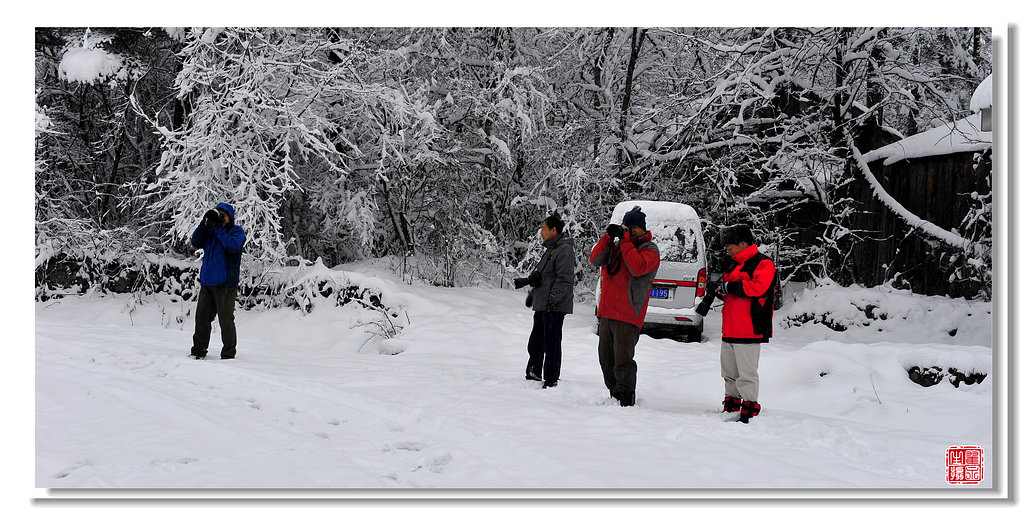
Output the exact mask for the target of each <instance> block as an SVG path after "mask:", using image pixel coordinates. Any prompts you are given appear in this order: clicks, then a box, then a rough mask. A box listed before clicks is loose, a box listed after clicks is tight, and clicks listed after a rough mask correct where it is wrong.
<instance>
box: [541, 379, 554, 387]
mask: <svg viewBox="0 0 1024 509" xmlns="http://www.w3.org/2000/svg"><path fill="white" fill-rule="evenodd" d="M557 386H558V380H555V381H554V382H544V385H542V386H541V388H542V389H549V388H551V387H557Z"/></svg>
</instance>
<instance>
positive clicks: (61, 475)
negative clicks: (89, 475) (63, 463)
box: [53, 459, 92, 479]
mask: <svg viewBox="0 0 1024 509" xmlns="http://www.w3.org/2000/svg"><path fill="white" fill-rule="evenodd" d="M90 465H92V460H87V459H85V460H78V461H76V462H75V463H74V464H73V465H71V466H70V467H68V468H65V469H64V470H61V471H60V472H57V473H56V474H53V478H54V479H63V478H65V477H67V476H69V475H71V473H72V472H74V471H75V470H78V469H79V468H82V467H85V466H90Z"/></svg>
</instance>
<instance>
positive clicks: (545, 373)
mask: <svg viewBox="0 0 1024 509" xmlns="http://www.w3.org/2000/svg"><path fill="white" fill-rule="evenodd" d="M564 228H565V221H563V220H562V218H561V217H559V216H558V213H557V212H556V213H553V214H551V215H550V216H548V217H547V218H546V219H544V222H543V223H541V227H540V235H541V238H543V239H544V244H543V245H544V254H543V255H541V257H540V261H539V262H537V269H536V270H534V272H533V274H531V275H530V277H528V278H519V279H516V288H521V287H523V286H526V285H527V284H530V285H532V286H533V287H534V288H533V289H531V290H530V297H532V299H531V298H528V299H527V300H528V301H530V300H532V308H533V311H534V313H533V332H531V333H530V342H529V343H528V344H527V347H526V350H527V352H529V354H530V359H529V361H527V363H526V378H527V379H530V380H537V381H540V380H543V381H544V385H543V387H544V388H545V389H547V388H549V387H554V386H556V385H558V376H559V373H560V371H561V369H562V322H563V321H564V320H565V315H566V314H567V313H572V301H573V279H574V274H575V272H576V267H575V266H576V253H575V250H574V245H575V242H574V241H573V239H572V238H571V237H569V236H568V235H567V234H565V233H564V232H563V229H564ZM527 305H530V304H529V303H528V304H527Z"/></svg>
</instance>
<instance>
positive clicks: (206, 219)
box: [202, 209, 224, 228]
mask: <svg viewBox="0 0 1024 509" xmlns="http://www.w3.org/2000/svg"><path fill="white" fill-rule="evenodd" d="M202 224H203V226H205V227H207V228H213V227H214V226H220V225H222V224H224V218H223V217H221V216H220V212H217V210H216V209H210V210H208V211H206V215H205V216H203V223H202Z"/></svg>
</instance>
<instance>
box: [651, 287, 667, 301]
mask: <svg viewBox="0 0 1024 509" xmlns="http://www.w3.org/2000/svg"><path fill="white" fill-rule="evenodd" d="M651 298H652V299H667V298H668V288H651Z"/></svg>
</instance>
